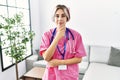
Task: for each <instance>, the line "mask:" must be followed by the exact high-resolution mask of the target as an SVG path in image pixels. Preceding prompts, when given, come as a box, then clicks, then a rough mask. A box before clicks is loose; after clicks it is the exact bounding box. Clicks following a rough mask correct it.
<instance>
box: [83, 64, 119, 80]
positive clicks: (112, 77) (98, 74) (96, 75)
mask: <svg viewBox="0 0 120 80" xmlns="http://www.w3.org/2000/svg"><path fill="white" fill-rule="evenodd" d="M82 80H120V67H116V66H110V65H107V64H103V63H90V65H89V67H88V69H87V71H86V73H85V75H84V77H83V79H82Z"/></svg>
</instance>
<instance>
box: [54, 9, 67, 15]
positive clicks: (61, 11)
mask: <svg viewBox="0 0 120 80" xmlns="http://www.w3.org/2000/svg"><path fill="white" fill-rule="evenodd" d="M55 14H65V12H64V11H63V10H62V9H58V10H57V11H56V13H55Z"/></svg>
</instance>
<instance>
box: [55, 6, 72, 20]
mask: <svg viewBox="0 0 120 80" xmlns="http://www.w3.org/2000/svg"><path fill="white" fill-rule="evenodd" d="M59 9H62V10H63V11H64V13H65V15H66V17H67V21H69V20H70V12H69V9H68V8H67V7H66V6H65V5H57V6H56V8H55V10H54V15H53V21H55V20H54V18H55V14H56V12H57V10H59Z"/></svg>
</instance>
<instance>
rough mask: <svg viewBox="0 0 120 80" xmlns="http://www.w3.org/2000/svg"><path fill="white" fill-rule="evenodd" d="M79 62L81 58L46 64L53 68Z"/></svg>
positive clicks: (53, 60)
mask: <svg viewBox="0 0 120 80" xmlns="http://www.w3.org/2000/svg"><path fill="white" fill-rule="evenodd" d="M81 61H82V57H81V58H77V57H74V58H71V59H65V60H58V59H52V60H50V61H49V62H48V64H49V66H51V67H55V66H58V65H70V64H77V63H80V62H81Z"/></svg>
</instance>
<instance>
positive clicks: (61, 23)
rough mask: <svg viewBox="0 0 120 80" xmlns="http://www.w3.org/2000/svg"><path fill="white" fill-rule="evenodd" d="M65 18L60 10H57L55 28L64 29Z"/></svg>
mask: <svg viewBox="0 0 120 80" xmlns="http://www.w3.org/2000/svg"><path fill="white" fill-rule="evenodd" d="M66 22H67V17H66V15H65V13H64V11H63V10H62V9H58V10H57V11H56V13H55V23H56V25H57V27H65V25H66Z"/></svg>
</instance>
